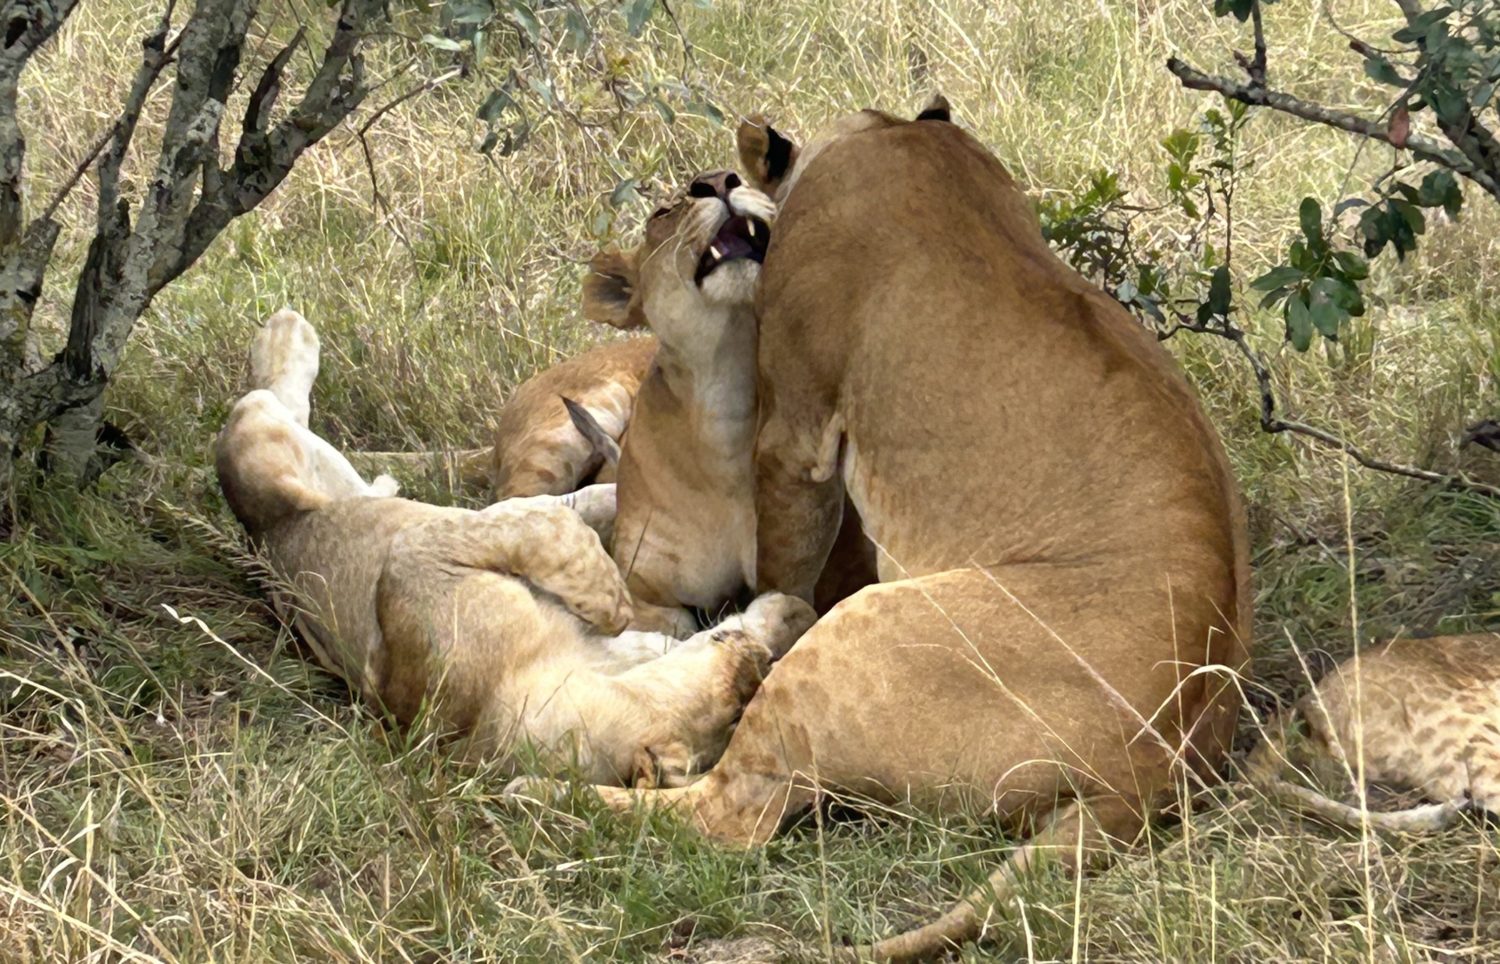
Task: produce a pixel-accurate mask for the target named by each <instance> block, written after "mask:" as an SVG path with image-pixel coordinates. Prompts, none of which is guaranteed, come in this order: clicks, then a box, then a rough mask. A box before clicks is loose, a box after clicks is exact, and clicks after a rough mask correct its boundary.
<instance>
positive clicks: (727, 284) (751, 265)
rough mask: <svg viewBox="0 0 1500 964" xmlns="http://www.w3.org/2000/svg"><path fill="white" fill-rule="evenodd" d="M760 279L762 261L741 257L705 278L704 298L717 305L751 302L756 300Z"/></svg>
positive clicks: (716, 269)
mask: <svg viewBox="0 0 1500 964" xmlns="http://www.w3.org/2000/svg"><path fill="white" fill-rule="evenodd" d="M759 280H760V262H758V261H752V260H750V259H749V258H740V259H738V260H736V261H731V262H729V263H728V264H721V265H719V267H717V268H715V269H714V272H713V274H711V275H709V276H708V277H707V278H704V279H703V285H702V287H701V289H700V290H701V291H702V292H703V300H705V301H707V302H709V303H710V304H716V305H735V304H749V303H750V302H752V301H754V300H755V283H756V282H757V281H759Z"/></svg>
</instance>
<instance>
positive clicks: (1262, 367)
mask: <svg viewBox="0 0 1500 964" xmlns="http://www.w3.org/2000/svg"><path fill="white" fill-rule="evenodd" d="M1179 331H1192V332H1199V333H1202V334H1209V335H1217V336H1218V337H1220V338H1223V339H1226V340H1228V341H1230V342H1233V343H1234V346H1235V348H1237V349H1238V350H1239V353H1240V354H1241V355H1243V356H1244V357H1245V360H1246V361H1248V362H1249V363H1250V368H1251V369H1252V370H1253V371H1254V372H1255V384H1256V388H1257V389H1258V390H1259V392H1260V427H1261V429H1262V430H1263V431H1265V432H1267V433H1269V434H1272V435H1277V434H1280V433H1283V432H1287V433H1291V434H1293V435H1301V436H1304V437H1306V438H1310V439H1312V440H1313V441H1315V442H1317V443H1319V444H1320V445H1323V446H1325V447H1327V448H1331V449H1336V450H1338V451H1340V452H1342V453H1344V454H1345V455H1347V456H1348V457H1349V458H1351V459H1353V460H1354V461H1355V462H1357V463H1358V464H1360V465H1362V466H1363V467H1365V468H1367V469H1372V470H1374V471H1376V472H1385V473H1387V474H1389V475H1400V476H1404V477H1406V478H1409V479H1417V480H1419V481H1422V482H1430V483H1432V484H1434V485H1439V486H1441V487H1443V488H1446V489H1458V490H1462V491H1465V492H1472V493H1475V494H1477V495H1485V496H1489V497H1490V498H1492V499H1500V486H1494V485H1490V484H1489V483H1486V482H1480V481H1478V480H1476V479H1473V478H1470V477H1469V476H1467V475H1465V474H1464V473H1462V472H1455V473H1451V474H1446V473H1443V472H1434V471H1432V470H1430V469H1421V468H1417V467H1416V466H1414V465H1403V464H1401V463H1399V462H1390V461H1387V460H1385V459H1379V458H1375V457H1374V456H1372V455H1368V454H1366V453H1365V452H1364V451H1363V450H1362V449H1360V448H1359V447H1358V446H1356V445H1354V443H1352V442H1349V441H1347V440H1345V439H1342V438H1340V437H1339V436H1337V435H1335V434H1333V433H1332V432H1330V431H1328V430H1326V429H1321V428H1318V427H1317V426H1315V425H1308V424H1306V423H1304V422H1298V421H1292V420H1289V419H1284V418H1280V417H1278V416H1277V415H1276V394H1275V390H1274V387H1273V385H1272V382H1271V371H1270V369H1269V368H1267V367H1266V363H1265V359H1263V358H1261V356H1260V353H1259V352H1257V351H1256V350H1255V349H1254V348H1251V347H1250V342H1249V339H1248V338H1247V337H1246V335H1245V332H1244V331H1243V330H1242V329H1240V328H1239V327H1238V326H1237V325H1235V324H1233V323H1232V322H1230V321H1229V320H1228V319H1220V323H1219V324H1217V325H1216V324H1212V323H1209V324H1203V323H1200V322H1198V321H1197V320H1195V319H1192V318H1189V317H1188V316H1186V315H1183V316H1180V318H1179V320H1178V321H1177V322H1176V323H1175V324H1174V325H1172V327H1171V328H1169V329H1167V330H1166V331H1163V332H1162V333H1160V334H1159V335H1158V336H1157V337H1158V338H1159V339H1162V340H1166V339H1168V338H1170V337H1172V336H1173V335H1175V334H1176V333H1177V332H1179Z"/></svg>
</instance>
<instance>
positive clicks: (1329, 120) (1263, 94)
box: [1167, 57, 1500, 199]
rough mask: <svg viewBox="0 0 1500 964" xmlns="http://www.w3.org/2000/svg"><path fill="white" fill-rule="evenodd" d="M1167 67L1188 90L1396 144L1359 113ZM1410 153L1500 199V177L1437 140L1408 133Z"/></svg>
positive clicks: (1182, 66)
mask: <svg viewBox="0 0 1500 964" xmlns="http://www.w3.org/2000/svg"><path fill="white" fill-rule="evenodd" d="M1167 69H1168V70H1170V71H1171V72H1172V74H1173V75H1174V76H1176V77H1177V79H1178V80H1179V81H1181V82H1182V85H1183V86H1184V87H1187V88H1189V89H1190V90H1206V91H1213V92H1217V93H1219V94H1223V95H1224V96H1225V97H1228V98H1230V99H1232V100H1237V101H1240V102H1241V103H1244V104H1250V105H1252V106H1255V107H1269V108H1271V109H1272V110H1275V111H1279V112H1281V113H1283V114H1291V115H1292V116H1294V117H1300V118H1302V119H1303V120H1309V121H1312V122H1313V123H1316V124H1323V125H1325V126H1328V127H1334V128H1337V129H1339V130H1342V131H1348V132H1349V133H1351V134H1358V135H1359V136H1361V137H1367V138H1370V139H1371V140H1376V141H1382V142H1384V143H1386V144H1390V145H1391V146H1392V147H1396V146H1398V145H1396V144H1395V143H1394V142H1393V141H1392V140H1391V135H1390V133H1389V132H1388V131H1387V130H1386V128H1385V125H1383V124H1380V123H1377V122H1376V121H1373V120H1370V119H1368V118H1364V117H1359V116H1357V115H1355V114H1349V113H1345V112H1344V111H1339V110H1334V109H1332V108H1330V107H1324V106H1323V105H1322V104H1314V103H1311V102H1310V101H1305V100H1302V99H1300V98H1298V97H1293V96H1292V95H1291V94H1286V93H1282V92H1280V91H1276V90H1271V89H1270V88H1266V87H1255V86H1253V85H1250V84H1242V83H1239V82H1238V81H1233V80H1230V79H1229V78H1228V77H1219V76H1216V75H1213V74H1205V73H1203V72H1202V71H1200V70H1198V69H1196V68H1194V67H1192V66H1190V65H1189V64H1187V63H1185V62H1184V61H1182V60H1180V59H1179V58H1177V57H1169V58H1167ZM1399 146H1401V147H1404V148H1405V149H1406V150H1409V151H1411V153H1412V154H1414V155H1416V156H1417V157H1420V158H1422V159H1423V160H1425V161H1431V162H1432V163H1434V164H1439V165H1442V166H1443V167H1446V168H1448V169H1449V170H1451V171H1453V172H1454V173H1456V174H1460V175H1462V176H1464V177H1466V178H1468V179H1469V180H1471V181H1473V182H1474V183H1475V184H1478V185H1479V186H1480V187H1481V188H1483V189H1484V190H1485V191H1486V192H1488V193H1489V194H1491V195H1493V196H1494V197H1495V198H1497V199H1500V181H1497V180H1496V179H1495V178H1494V177H1493V176H1492V175H1491V174H1490V173H1489V172H1487V171H1485V170H1482V169H1480V168H1477V167H1475V166H1474V164H1473V163H1472V162H1471V161H1470V160H1469V159H1468V158H1467V157H1465V156H1464V155H1463V154H1460V153H1458V152H1456V151H1452V150H1449V149H1448V148H1446V147H1444V146H1443V145H1441V144H1439V143H1438V142H1437V141H1434V140H1432V139H1431V138H1429V137H1423V136H1422V135H1420V134H1410V135H1408V136H1407V138H1406V140H1405V142H1404V143H1403V144H1401V145H1399Z"/></svg>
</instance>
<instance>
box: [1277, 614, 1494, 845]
mask: <svg viewBox="0 0 1500 964" xmlns="http://www.w3.org/2000/svg"><path fill="white" fill-rule="evenodd" d="M1297 718H1300V719H1301V720H1303V721H1305V723H1306V725H1307V729H1308V733H1309V736H1310V738H1311V739H1310V744H1311V745H1310V749H1311V750H1313V752H1314V753H1316V754H1318V755H1321V756H1324V757H1327V758H1329V759H1332V760H1333V761H1335V762H1337V763H1339V764H1341V765H1342V766H1343V768H1344V769H1345V771H1346V773H1347V774H1348V775H1349V776H1350V777H1351V778H1357V776H1358V774H1359V773H1360V765H1361V762H1362V763H1363V775H1364V778H1365V780H1367V781H1369V782H1373V783H1382V784H1387V785H1390V786H1392V787H1395V788H1399V789H1404V790H1415V791H1417V792H1418V793H1420V794H1421V795H1422V796H1424V797H1426V798H1427V799H1428V800H1431V801H1434V804H1433V805H1430V806H1421V807H1415V808H1413V809H1410V810H1405V811H1400V812H1395V813H1389V812H1367V813H1362V812H1361V811H1359V810H1356V809H1355V808H1353V807H1349V806H1346V805H1345V804H1342V803H1339V802H1337V801H1335V800H1331V799H1329V798H1327V797H1325V796H1323V795H1322V794H1320V793H1317V792H1316V791H1313V790H1309V789H1307V788H1304V787H1301V786H1297V785H1295V784H1290V783H1287V782H1285V781H1283V780H1281V778H1280V777H1279V773H1278V772H1279V770H1280V765H1279V764H1280V763H1281V758H1282V754H1283V748H1284V740H1283V739H1282V735H1281V734H1280V733H1276V732H1274V731H1273V734H1272V736H1271V738H1270V739H1268V740H1267V741H1266V742H1265V743H1263V744H1262V745H1261V747H1260V748H1258V749H1257V750H1256V752H1255V753H1254V754H1253V755H1252V758H1251V765H1250V770H1251V777H1252V779H1253V780H1255V782H1256V783H1258V784H1259V785H1261V786H1263V787H1265V788H1266V789H1268V790H1270V791H1271V792H1272V793H1274V794H1275V795H1276V796H1278V797H1281V798H1282V799H1285V800H1287V801H1288V802H1291V803H1294V804H1296V805H1299V806H1304V807H1307V808H1308V809H1311V810H1314V811H1315V812H1317V813H1319V814H1320V815H1322V816H1324V817H1327V818H1329V819H1332V820H1334V821H1335V822H1338V823H1343V824H1353V825H1358V824H1359V823H1361V822H1362V821H1364V820H1368V821H1369V822H1370V823H1371V824H1372V825H1374V826H1378V827H1387V828H1391V829H1404V830H1417V829H1431V828H1435V827H1439V826H1442V825H1443V824H1445V823H1447V822H1449V821H1450V820H1452V818H1454V817H1456V816H1457V815H1458V814H1459V813H1461V812H1462V811H1464V810H1466V809H1470V808H1474V809H1480V810H1487V811H1491V812H1495V811H1500V634H1495V633H1488V634H1476V635H1469V636H1435V637H1432V638H1430V639H1399V640H1395V641H1392V642H1389V643H1386V644H1384V645H1382V646H1378V647H1376V648H1374V649H1371V650H1369V651H1366V652H1364V653H1361V654H1360V655H1359V657H1358V659H1357V660H1356V659H1354V658H1350V659H1348V660H1346V661H1345V662H1344V663H1342V664H1340V665H1339V666H1338V667H1337V668H1335V669H1334V670H1333V671H1332V672H1330V673H1328V674H1327V675H1326V676H1324V677H1323V678H1322V679H1321V680H1320V681H1319V682H1318V684H1317V685H1316V686H1315V687H1313V689H1312V691H1311V692H1309V693H1308V694H1307V695H1306V696H1304V697H1303V698H1302V699H1301V700H1299V701H1297V704H1296V706H1295V707H1294V708H1293V710H1292V712H1291V714H1289V717H1288V722H1290V721H1291V720H1293V719H1297Z"/></svg>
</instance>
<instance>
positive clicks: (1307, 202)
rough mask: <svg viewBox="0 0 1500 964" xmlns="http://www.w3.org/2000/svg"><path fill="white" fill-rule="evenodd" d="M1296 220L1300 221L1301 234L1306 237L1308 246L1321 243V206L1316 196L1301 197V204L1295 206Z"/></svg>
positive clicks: (1315, 245)
mask: <svg viewBox="0 0 1500 964" xmlns="http://www.w3.org/2000/svg"><path fill="white" fill-rule="evenodd" d="M1297 220H1299V221H1301V222H1302V236H1303V237H1305V238H1307V243H1308V246H1309V247H1317V246H1318V245H1320V244H1322V243H1323V206H1322V205H1321V204H1319V203H1318V200H1317V198H1311V197H1305V198H1303V199H1302V205H1301V206H1300V207H1298V208H1297Z"/></svg>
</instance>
